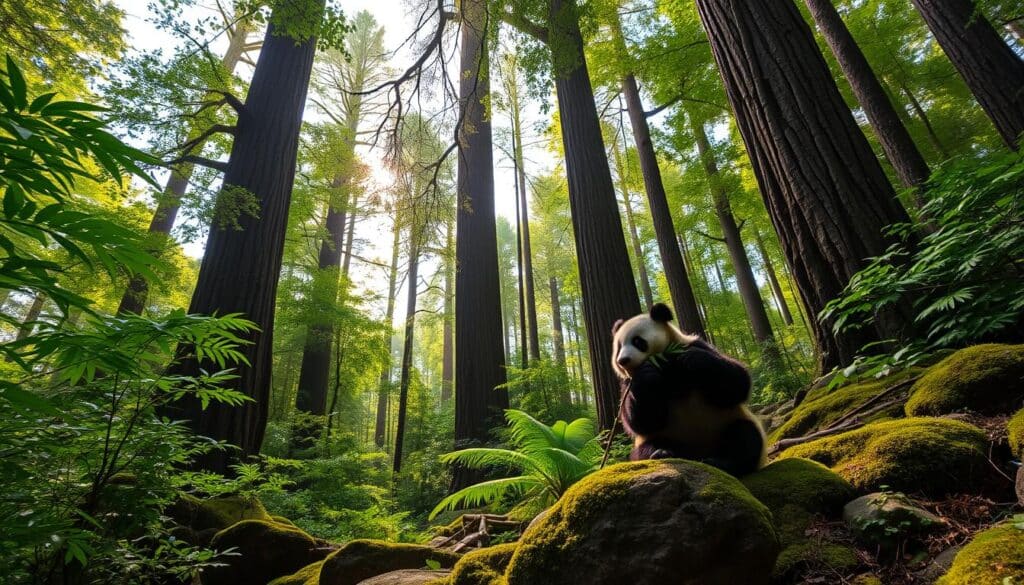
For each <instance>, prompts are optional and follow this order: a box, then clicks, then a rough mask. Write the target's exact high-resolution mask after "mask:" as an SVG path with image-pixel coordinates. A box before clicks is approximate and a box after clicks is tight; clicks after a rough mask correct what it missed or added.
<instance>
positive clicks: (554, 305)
mask: <svg viewBox="0 0 1024 585" xmlns="http://www.w3.org/2000/svg"><path fill="white" fill-rule="evenodd" d="M548 286H549V287H550V289H551V342H552V344H553V345H554V346H555V363H556V364H558V366H559V367H561V368H562V371H567V368H566V365H565V338H564V337H563V336H562V303H561V300H560V299H559V297H558V279H557V278H555V277H554V276H552V277H551V278H549V279H548Z"/></svg>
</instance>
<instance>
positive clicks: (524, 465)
mask: <svg viewBox="0 0 1024 585" xmlns="http://www.w3.org/2000/svg"><path fill="white" fill-rule="evenodd" d="M505 418H506V420H508V423H509V437H510V443H511V446H512V447H513V448H512V449H497V448H483V447H478V448H470V449H462V450H460V451H455V452H453V453H449V454H447V455H445V456H444V457H442V460H443V461H444V462H445V463H455V464H459V465H464V466H466V467H468V468H470V469H490V468H501V469H508V470H515V471H516V472H518V473H520V475H516V476H512V477H504V478H499V479H492V480H487V481H483V482H481V483H478V484H476V485H472V486H469V487H467V488H464V489H461V490H459V491H457V492H455V493H454V494H452V495H450V496H448V497H446V498H445V499H443V500H441V502H440V503H438V504H437V506H436V507H435V508H434V509H433V511H432V512H431V513H430V517H431V518H433V517H434V516H436V515H437V514H438V513H439V512H441V511H442V510H454V509H455V508H457V507H459V506H464V507H474V506H478V505H480V504H484V503H493V502H498V501H501V500H502V499H503V498H504V497H506V496H510V497H514V498H515V499H516V501H517V502H518V504H519V508H521V509H523V510H531V511H533V512H534V513H536V512H537V511H539V510H540V509H542V508H544V507H545V506H547V505H550V504H551V503H552V502H554V501H555V500H557V499H558V498H559V497H560V496H561V495H562V494H563V493H565V490H567V489H569V487H570V486H572V485H573V484H574V483H576V482H577V481H579V480H581V479H583V478H584V477H586V476H587V475H589V474H590V473H593V472H594V471H597V467H598V465H599V464H600V462H601V455H602V450H601V444H600V442H599V441H598V440H597V436H596V434H595V432H594V423H593V421H591V420H590V419H585V418H579V419H576V420H574V421H572V422H571V423H566V422H565V421H558V422H556V423H555V424H554V425H552V426H550V427H549V426H548V425H546V424H544V423H542V422H540V421H538V420H537V419H535V418H533V417H532V416H530V415H528V414H526V413H525V412H522V411H518V410H511V409H510V410H506V411H505Z"/></svg>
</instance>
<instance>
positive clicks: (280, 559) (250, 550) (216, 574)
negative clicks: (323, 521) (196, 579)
mask: <svg viewBox="0 0 1024 585" xmlns="http://www.w3.org/2000/svg"><path fill="white" fill-rule="evenodd" d="M210 545H211V546H212V547H213V548H214V549H216V550H220V551H224V550H228V549H234V551H235V552H237V553H238V555H237V556H228V557H224V559H223V561H224V563H225V566H222V567H214V568H211V569H208V570H206V571H204V572H203V583H204V585H231V584H234V583H246V584H250V585H263V584H265V583H269V582H270V581H273V580H274V579H276V578H278V577H281V576H283V575H291V574H292V573H295V572H296V571H298V570H299V569H301V568H303V567H305V566H307V565H310V564H312V563H315V562H317V561H319V560H321V559H323V558H324V556H326V554H327V551H325V550H323V549H322V548H320V547H319V544H318V543H317V541H316V539H314V538H313V537H312V536H310V535H308V534H306V533H305V532H303V531H301V530H299V529H298V528H295V527H294V526H288V525H286V524H279V523H277V522H274V521H272V520H271V521H267V520H243V521H241V522H238V523H237V524H233V525H231V526H229V527H227V528H225V529H224V530H221V531H220V532H218V533H217V535H216V536H214V537H213V541H212V542H211V543H210Z"/></svg>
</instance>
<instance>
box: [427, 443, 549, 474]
mask: <svg viewBox="0 0 1024 585" xmlns="http://www.w3.org/2000/svg"><path fill="white" fill-rule="evenodd" d="M441 462H442V463H449V464H451V463H457V464H459V465H463V466H465V467H468V468H470V469H483V468H485V467H512V468H515V469H518V470H520V471H524V472H527V471H535V470H537V468H538V465H537V462H536V461H534V460H533V459H532V458H531V457H529V456H528V455H526V454H524V453H519V452H516V451H510V450H508V449H493V448H489V447H474V448H472V449H462V450H461V451H453V452H451V453H446V454H444V455H442V456H441Z"/></svg>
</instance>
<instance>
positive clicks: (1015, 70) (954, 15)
mask: <svg viewBox="0 0 1024 585" xmlns="http://www.w3.org/2000/svg"><path fill="white" fill-rule="evenodd" d="M912 2H913V3H914V6H916V7H917V10H918V12H920V13H921V16H922V17H923V18H924V21H925V22H926V23H927V24H928V28H929V29H931V31H932V34H934V35H935V40H936V41H937V42H938V43H939V46H940V47H942V50H943V51H945V53H946V56H947V57H949V60H950V61H952V62H953V66H954V67H956V70H957V71H959V72H960V76H961V77H963V78H964V81H966V82H967V87H969V88H970V89H971V93H973V94H974V97H975V98H977V100H978V103H979V104H981V107H982V109H984V110H985V113H987V114H988V117H989V118H991V119H992V123H993V124H995V127H996V130H998V131H999V135H1000V136H1002V137H1003V141H1004V142H1006V144H1007V146H1009V147H1010V148H1012V149H1014V150H1017V149H1018V148H1019V147H1020V135H1021V133H1024V60H1022V59H1021V58H1020V57H1019V56H1018V55H1017V54H1016V53H1014V52H1013V49H1011V48H1010V46H1009V45H1008V44H1006V41H1004V40H1003V37H1001V36H999V33H997V32H996V30H995V29H994V28H992V25H991V24H990V23H989V21H988V19H986V18H985V16H984V14H982V13H981V11H980V10H979V9H978V6H977V4H976V3H975V2H974V1H973V0H912Z"/></svg>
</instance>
